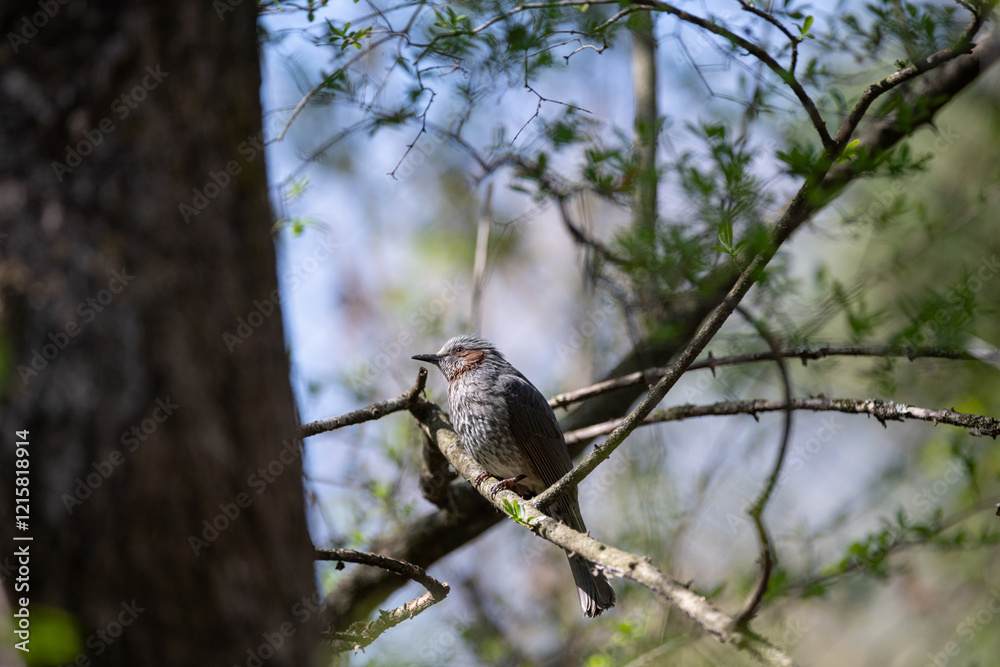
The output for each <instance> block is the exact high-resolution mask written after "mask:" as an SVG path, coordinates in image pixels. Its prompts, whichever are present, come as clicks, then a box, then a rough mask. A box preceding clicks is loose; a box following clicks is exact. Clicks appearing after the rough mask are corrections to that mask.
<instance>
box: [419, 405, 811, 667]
mask: <svg viewBox="0 0 1000 667" xmlns="http://www.w3.org/2000/svg"><path fill="white" fill-rule="evenodd" d="M412 412H413V413H414V416H415V417H416V418H417V420H418V421H419V422H420V425H421V428H422V429H423V430H424V433H426V434H427V435H428V437H430V438H432V439H434V440H435V441H436V442H437V443H438V447H440V449H441V453H442V454H444V455H445V457H446V458H447V459H448V461H449V462H450V463H451V465H452V467H454V468H455V470H457V471H458V472H459V474H461V475H462V476H463V477H464V478H465V479H467V480H470V483H471V480H474V479H476V478H478V477H480V476H481V475H485V476H488V473H486V470H485V469H484V468H483V467H482V466H480V465H479V464H478V463H476V462H475V461H474V460H473V459H472V458H471V457H470V456H469V454H468V452H466V450H465V448H464V447H463V446H462V444H461V442H460V440H459V438H458V435H457V434H456V433H455V432H454V431H451V430H450V429H448V428H446V423H445V422H444V420H443V419H442V416H441V411H440V409H439V408H438V407H437V406H436V405H434V404H433V403H430V402H429V401H423V400H422V399H421V400H420V405H419V406H415V409H414V410H412ZM487 487H488V485H487ZM487 487H484V490H483V492H482V497H483V499H484V500H486V501H488V502H489V503H490V504H492V505H493V506H494V507H495V508H496V509H498V510H500V511H504V505H505V501H506V503H507V504H513V505H514V506H515V507H520V508H521V510H522V513H521V514H520V516H519V518H520V519H521V521H519V523H521V522H523V523H524V524H525V525H527V526H528V528H529V529H530V530H531V531H532V532H534V533H535V534H536V535H539V536H540V537H542V538H544V539H546V540H548V541H549V542H552V543H553V544H555V545H557V546H560V547H562V548H563V549H565V550H567V551H569V552H571V553H573V554H576V555H580V556H582V557H584V558H586V559H587V560H589V561H591V562H593V563H595V564H597V565H598V566H599V567H600V568H601V569H602V570H603V571H604V572H605V573H607V574H611V575H616V576H620V577H625V578H628V579H631V580H633V581H635V582H637V583H639V584H642V585H643V586H645V587H646V588H649V589H650V590H651V591H652V592H653V593H655V594H656V595H657V596H658V597H660V598H661V599H663V600H664V601H666V602H668V603H670V604H673V605H674V606H676V607H677V608H679V609H680V610H681V611H683V612H684V613H685V614H687V615H688V616H689V617H690V618H691V619H692V620H693V621H694V622H695V623H697V624H698V625H699V626H700V627H701V628H702V629H704V630H705V631H706V632H708V633H709V634H711V635H713V636H715V637H716V638H717V639H718V640H719V641H721V642H723V643H731V644H735V645H736V646H738V647H739V648H741V649H743V650H745V651H748V652H749V653H750V654H751V655H753V656H754V657H755V658H757V659H758V660H759V661H760V662H761V663H763V664H767V665H793V664H794V663H793V662H792V660H791V658H790V657H789V656H788V655H786V654H785V653H784V652H783V651H782V650H781V649H779V648H777V647H775V646H774V645H772V644H770V643H769V642H768V641H767V640H765V639H763V638H761V637H759V636H757V635H755V634H753V633H750V632H746V631H743V630H737V629H736V628H735V625H734V622H733V619H732V618H731V617H730V616H728V615H727V614H725V613H724V612H722V611H721V610H719V609H718V608H717V607H715V605H713V604H712V603H711V602H709V601H708V600H707V599H705V597H704V596H701V595H698V594H697V593H695V592H694V591H692V590H691V589H690V588H688V587H687V586H686V585H684V584H682V583H681V582H679V581H677V580H676V579H674V578H673V577H671V576H670V575H668V574H666V573H664V572H662V571H661V570H659V569H658V568H656V567H654V566H653V565H652V563H651V562H650V560H649V557H648V556H638V555H636V554H633V553H629V552H627V551H623V550H621V549H618V548H616V547H613V546H611V545H608V544H604V543H602V542H599V541H597V540H595V539H594V538H592V537H590V536H589V535H586V534H584V533H580V532H577V531H575V530H573V529H572V528H570V527H569V526H567V525H565V524H563V523H560V522H559V521H556V520H555V519H552V518H551V517H549V516H548V515H546V514H544V513H542V512H541V511H540V510H538V509H537V508H536V507H535V506H534V503H530V502H528V503H525V502H524V501H523V500H522V499H521V497H520V496H518V495H517V494H516V493H514V492H513V491H510V490H507V489H501V490H500V491H499V492H498V493H497V494H496V497H493V496H492V494H491V493H490V492H489V491H488V489H487ZM504 513H505V514H506V512H504Z"/></svg>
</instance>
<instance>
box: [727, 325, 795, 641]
mask: <svg viewBox="0 0 1000 667" xmlns="http://www.w3.org/2000/svg"><path fill="white" fill-rule="evenodd" d="M739 312H740V314H741V315H743V317H744V318H745V319H746V320H747V321H748V322H750V324H752V325H753V326H754V327H755V328H756V329H757V331H758V333H760V336H761V338H763V339H764V340H765V341H767V344H768V346H770V348H771V352H772V353H773V354H774V361H775V363H777V365H778V370H779V371H780V372H781V384H782V390H783V392H784V394H785V403H786V405H787V406H788V407H787V408H786V409H785V423H784V427H783V428H782V432H781V441H780V444H779V445H778V456H777V458H776V459H775V461H774V468H773V469H772V470H771V475H770V476H769V477H768V479H767V483H766V484H765V485H764V488H763V489H761V492H760V495H758V496H757V499H756V500H754V502H753V505H751V506H750V508H749V509H747V514H749V515H750V518H751V519H753V524H754V528H755V530H756V533H757V547H758V550H759V552H760V573H759V575H758V576H757V581H756V583H755V584H754V587H753V590H752V591H751V592H750V596H749V597H748V598H747V600H746V602H745V603H744V605H743V609H742V611H740V613H739V614H737V616H736V626H737V627H745V626H746V624H747V623H749V622H750V620H751V619H752V618H753V617H754V616H755V615H756V614H757V611H758V610H759V609H760V605H761V603H762V602H763V601H764V594H765V593H767V585H768V582H770V580H771V571H772V570H773V569H774V565H775V562H776V561H777V555H776V554H775V551H774V542H773V541H772V540H771V535H770V534H769V533H768V531H767V526H765V525H764V508H765V507H767V503H768V501H770V500H771V494H772V493H773V492H774V488H775V487H776V486H777V484H778V475H780V474H781V467H782V464H784V462H785V454H786V453H787V452H788V440H789V438H790V437H791V435H792V416H793V414H794V411H793V410H792V408H791V403H792V381H791V379H790V377H789V375H788V367H787V365H786V364H785V358H784V357H782V356H781V344H780V343H779V342H778V340H777V339H776V338H775V337H774V335H773V334H772V333H771V332H770V331H769V330H768V329H767V327H766V326H765V325H764V323H763V322H761V321H760V320H758V319H756V318H754V317H751V315H750V314H749V313H748V312H747V311H746V310H745V309H743V308H742V307H741V308H739Z"/></svg>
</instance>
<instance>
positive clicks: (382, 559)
mask: <svg viewBox="0 0 1000 667" xmlns="http://www.w3.org/2000/svg"><path fill="white" fill-rule="evenodd" d="M316 560H325V561H338V562H341V563H344V562H347V563H360V564H362V565H371V566H372V567H378V568H381V569H383V570H388V571H389V572H395V573H396V574H401V575H403V576H404V577H407V578H408V579H412V580H413V581H415V582H417V583H418V584H420V585H421V586H423V587H424V588H426V589H427V592H426V593H424V594H423V595H421V596H420V597H418V598H416V599H414V600H410V601H409V602H407V603H405V604H403V605H401V606H399V607H397V608H395V609H393V610H392V611H380V612H379V617H378V618H377V619H375V620H374V621H371V622H369V623H364V622H358V623H353V624H351V626H350V627H349V628H347V630H346V631H344V632H334V633H331V634H330V638H331V639H333V640H334V650H338V651H346V650H351V649H353V650H355V651H357V650H358V649H362V648H364V647H366V646H368V645H369V644H371V643H372V642H373V641H375V640H376V639H378V637H379V635H381V634H382V633H383V632H385V631H386V630H388V629H389V628H392V627H395V626H397V625H399V624H400V623H401V622H403V621H405V620H408V619H411V618H413V617H414V616H416V615H417V614H419V613H420V612H422V611H424V610H425V609H427V608H428V607H430V606H432V605H434V604H437V603H438V602H440V601H441V600H443V599H445V597H447V595H448V592H449V590H450V589H449V588H448V584H446V583H445V582H443V581H438V580H437V579H435V578H434V577H432V576H430V575H429V574H427V571H426V570H424V568H422V567H420V566H418V565H414V564H412V563H407V562H406V561H402V560H398V559H396V558H390V557H388V556H383V555H381V554H373V553H367V552H364V551H355V550H354V549H316Z"/></svg>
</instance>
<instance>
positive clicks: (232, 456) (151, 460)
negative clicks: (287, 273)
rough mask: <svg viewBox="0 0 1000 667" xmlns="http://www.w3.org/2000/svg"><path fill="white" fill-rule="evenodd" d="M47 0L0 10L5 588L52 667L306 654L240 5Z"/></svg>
mask: <svg viewBox="0 0 1000 667" xmlns="http://www.w3.org/2000/svg"><path fill="white" fill-rule="evenodd" d="M48 4H50V5H51V6H50V7H49V6H47V3H45V2H43V3H41V4H37V3H36V4H32V5H23V4H21V5H16V4H12V3H8V5H7V6H6V8H5V9H4V10H0V27H2V33H3V35H5V39H4V40H3V46H2V47H0V109H2V110H3V111H2V114H0V290H2V291H0V297H2V302H0V369H2V370H3V376H2V380H0V391H2V403H0V423H2V434H0V443H2V446H0V469H2V471H3V472H2V474H3V482H2V485H0V489H2V492H0V494H2V495H0V544H2V546H0V553H2V554H3V556H2V557H3V562H2V565H3V575H4V592H5V593H6V595H7V596H8V601H9V602H11V606H12V607H13V609H14V611H15V613H16V612H17V611H18V610H19V609H20V607H21V606H22V605H21V598H27V599H28V600H27V601H28V603H29V604H28V610H29V613H30V617H29V618H30V623H31V625H30V628H31V630H32V638H31V639H30V641H31V642H32V643H31V644H29V647H30V648H31V650H32V651H33V652H34V651H39V650H40V649H41V648H42V647H41V646H39V644H38V641H39V640H40V639H36V638H40V637H41V636H42V629H43V628H46V629H50V630H54V631H56V632H57V633H59V632H62V633H65V632H66V626H65V625H60V623H59V621H58V618H60V616H59V615H57V614H53V613H51V610H53V609H55V610H61V611H63V612H68V614H69V615H70V616H71V618H72V622H73V624H75V625H76V627H77V630H78V632H79V642H77V644H76V645H75V646H71V649H70V650H69V652H68V654H65V655H64V654H59V655H58V656H55V660H56V661H59V662H66V663H70V662H73V661H74V660H79V653H82V654H83V655H84V656H86V657H87V658H89V659H90V660H91V661H92V662H93V660H94V659H95V658H97V657H98V656H100V657H99V663H100V664H102V665H113V664H122V665H126V664H127V665H185V666H187V665H197V664H214V665H234V664H238V665H244V664H253V663H254V661H253V660H251V656H253V655H256V656H257V660H261V661H263V662H265V663H266V664H268V665H304V664H308V662H309V659H310V656H311V655H312V654H313V653H314V650H315V647H316V645H317V641H318V635H317V633H316V627H317V626H316V624H315V621H316V620H317V617H318V615H317V614H316V613H315V603H314V601H315V597H314V592H315V585H314V578H313V564H312V546H311V543H310V540H309V537H308V534H307V530H306V523H305V514H304V509H303V493H302V483H301V456H300V444H299V442H298V440H297V439H296V426H297V420H296V417H295V410H294V402H293V397H292V393H291V389H290V386H289V381H288V373H289V369H288V362H287V359H286V356H285V350H284V343H283V335H282V321H281V315H280V308H279V306H278V302H277V291H276V290H277V279H276V275H275V257H274V246H273V242H272V238H271V234H270V226H271V219H270V210H269V206H268V201H267V181H266V175H265V165H264V157H263V146H262V141H261V138H262V137H261V107H260V99H259V89H260V72H259V60H258V51H257V38H256V5H255V4H254V3H235V2H232V3H230V2H216V3H209V2H201V1H195V0H182V1H181V2H177V3H158V2H149V1H148V0H147V1H145V2H141V1H140V2H130V3H116V6H115V7H109V6H108V5H107V4H93V3H89V4H88V3H81V4H77V3H69V4H60V3H58V2H55V1H54V0H53V1H52V2H51V3H48ZM43 10H44V11H43ZM23 431H27V433H26V434H24V433H21V435H18V432H23ZM22 436H23V437H22ZM19 441H24V442H27V443H30V444H28V445H27V446H22V447H21V448H20V449H17V448H16V445H15V443H17V442H19ZM18 454H21V455H22V456H21V459H22V460H26V461H27V462H28V463H27V464H28V465H29V466H30V467H29V468H28V469H29V471H30V474H29V475H28V479H29V480H30V485H29V486H28V487H20V486H16V485H15V483H12V482H13V481H14V475H15V470H17V471H20V470H21V469H20V468H16V467H15V466H16V465H18V464H17V463H16V462H15V459H16V458H17V457H18ZM25 455H26V456H25ZM20 465H25V464H20ZM15 488H28V489H29V491H30V496H29V499H30V513H29V516H28V517H27V518H26V519H25V518H24V517H22V516H18V517H15V516H14V509H13V506H14V503H15V496H14V489H15ZM15 519H24V520H25V522H26V524H27V530H18V529H17V528H18V526H17V525H16V524H15ZM15 535H16V536H17V537H30V538H31V541H14V540H13V537H14V536H15ZM25 548H26V549H27V550H28V552H29V554H30V558H29V567H30V575H29V576H30V589H29V590H27V591H25V590H23V589H22V590H16V589H15V584H16V583H17V582H16V579H15V573H16V572H17V567H18V560H17V559H16V558H15V557H14V556H13V555H12V552H15V550H18V549H25ZM47 610H48V613H47ZM49 648H53V647H51V646H50V647H49ZM78 664H85V663H84V662H82V661H80V662H78Z"/></svg>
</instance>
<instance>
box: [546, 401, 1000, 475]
mask: <svg viewBox="0 0 1000 667" xmlns="http://www.w3.org/2000/svg"><path fill="white" fill-rule="evenodd" d="M789 407H790V408H791V409H792V410H812V411H813V412H843V413H846V414H852V415H869V416H871V417H875V419H877V420H878V421H879V423H880V424H882V426H885V427H887V428H888V425H887V424H886V422H890V421H900V422H901V421H906V420H907V419H915V420H918V421H928V422H931V423H933V424H939V423H940V424H948V425H950V426H959V427H962V428H966V429H968V430H969V434H970V435H974V436H980V437H989V438H996V437H997V436H998V435H1000V419H997V418H995V417H984V416H982V415H973V414H967V413H964V412H957V411H955V410H930V409H928V408H920V407H916V406H913V405H904V404H903V403H896V402H894V401H883V400H882V399H880V398H827V397H825V396H818V397H815V398H796V399H793V400H792V401H778V400H771V399H755V400H746V401H722V402H719V403H712V404H710V405H678V406H675V407H671V408H665V409H663V410H657V411H656V412H653V413H652V414H650V415H649V417H647V418H646V419H645V420H644V421H643V424H644V425H645V424H658V423H660V422H670V421H681V420H684V419H690V418H692V417H720V416H724V415H751V416H752V417H754V418H756V416H757V414H758V413H761V412H780V411H782V410H787V409H788V408H789ZM622 421H623V420H617V419H616V420H611V421H607V422H604V423H603V424H595V425H594V426H588V427H586V428H581V429H577V430H575V431H570V432H568V433H566V444H571V443H575V442H578V441H580V440H587V439H590V438H594V437H596V436H599V435H603V434H604V433H611V432H613V431H614V429H615V428H617V427H618V426H619V425H620V424H621V422H622ZM546 493H547V492H546Z"/></svg>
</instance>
